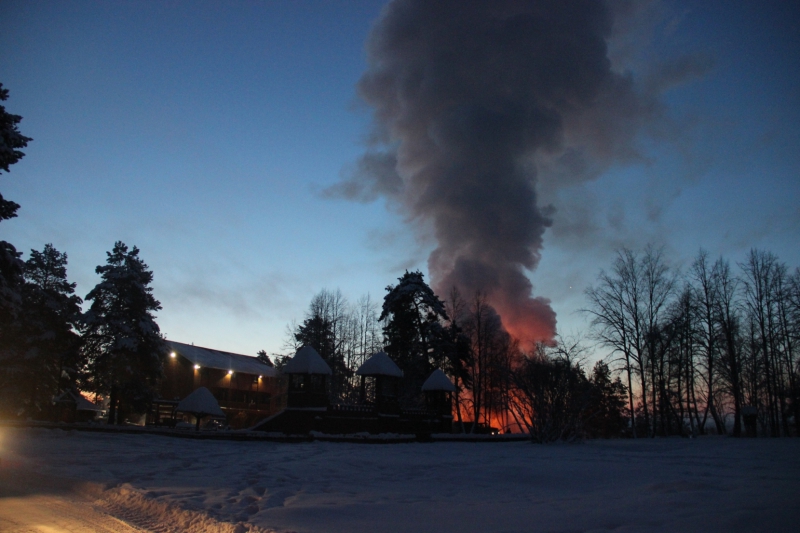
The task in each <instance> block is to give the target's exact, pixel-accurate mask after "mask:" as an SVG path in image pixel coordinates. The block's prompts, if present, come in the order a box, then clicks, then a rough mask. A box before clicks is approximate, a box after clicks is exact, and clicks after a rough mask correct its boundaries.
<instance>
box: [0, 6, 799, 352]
mask: <svg viewBox="0 0 800 533" xmlns="http://www.w3.org/2000/svg"><path fill="white" fill-rule="evenodd" d="M384 3H385V2H379V1H366V0H364V1H348V2H333V1H292V2H279V1H274V2H266V1H264V2H226V3H222V2H181V1H176V2H25V1H14V0H4V1H3V2H1V3H0V50H2V51H3V53H2V54H0V82H2V83H3V85H4V87H5V88H7V89H8V90H9V91H10V97H9V99H8V100H7V101H6V102H4V104H5V106H6V109H7V110H8V111H9V112H11V113H15V114H18V115H21V116H22V117H23V120H22V122H21V123H20V126H19V127H20V131H21V132H22V133H23V134H25V135H27V136H29V137H32V138H33V141H32V142H31V143H30V144H29V146H28V147H27V149H25V153H26V156H25V158H24V159H22V160H21V161H20V162H19V163H18V164H16V165H14V166H13V167H11V172H10V173H8V174H3V175H0V188H1V189H0V190H2V193H3V195H4V197H6V198H8V199H10V200H14V201H16V202H17V203H19V204H20V205H21V206H22V207H21V209H20V210H19V216H18V218H15V219H13V220H10V221H6V222H4V223H3V224H2V225H0V238H1V239H4V240H7V241H9V242H11V243H12V244H14V245H15V246H16V247H17V249H18V250H20V251H23V252H25V255H24V257H25V258H26V257H27V255H28V253H29V251H30V250H31V249H37V250H41V249H42V248H43V247H44V245H45V244H47V243H52V244H53V245H54V246H55V247H56V248H57V249H58V250H60V251H62V252H66V253H67V254H68V256H69V267H68V273H69V277H70V279H71V280H72V281H74V282H76V283H77V293H78V294H79V295H80V296H82V297H83V296H85V295H86V294H87V293H88V292H89V291H90V290H91V289H92V287H93V286H94V285H95V284H96V283H97V282H98V281H99V278H98V276H97V275H96V274H95V272H94V269H95V267H96V266H97V265H100V264H103V263H104V262H105V258H106V252H107V251H109V250H111V248H112V247H113V245H114V242H115V241H117V240H121V241H123V242H125V243H126V244H128V245H129V246H133V245H135V246H137V247H139V249H140V250H141V254H140V255H141V257H142V258H143V259H144V261H145V262H146V263H147V264H148V265H149V266H150V267H151V269H152V270H153V272H154V276H155V280H154V282H153V287H154V293H155V296H156V298H157V299H158V300H159V301H160V302H161V304H162V306H163V309H162V310H161V311H160V312H159V313H158V315H157V321H158V323H159V325H160V327H161V329H162V332H163V333H165V334H166V336H167V338H169V339H170V340H175V341H179V342H185V343H194V344H196V345H201V346H206V347H211V348H216V349H221V350H227V351H232V352H237V353H244V354H250V355H255V353H256V351H258V350H261V349H265V350H267V351H268V352H269V353H278V352H283V351H284V349H283V343H284V339H285V337H286V335H285V329H286V326H287V324H289V323H290V322H291V321H292V320H298V321H300V320H302V318H303V314H304V312H305V310H306V308H307V307H308V304H309V302H310V300H311V298H312V296H313V295H314V294H315V293H317V292H318V291H319V290H321V289H323V288H327V289H333V290H335V289H337V288H339V289H340V290H341V291H342V293H343V294H344V295H345V296H346V297H348V298H349V299H350V300H351V301H355V300H357V299H358V298H359V297H360V296H362V295H365V294H369V295H370V296H371V298H372V299H374V300H377V301H378V302H380V301H381V300H382V298H383V296H384V294H385V287H386V286H387V285H389V284H393V283H395V282H396V280H397V278H398V277H399V276H401V275H402V274H403V272H404V271H405V270H406V269H420V270H421V271H422V272H423V273H425V274H426V276H428V277H429V278H430V272H429V262H428V259H429V255H430V254H431V252H432V251H433V250H435V249H436V248H437V240H436V235H435V232H433V231H432V230H431V226H430V224H428V222H429V221H428V222H426V220H425V219H424V217H423V218H422V219H420V218H419V217H417V218H414V217H413V216H412V214H411V213H410V212H409V210H408V209H406V208H404V207H403V205H402V204H398V202H397V201H396V199H393V198H392V197H390V196H388V195H383V196H381V195H378V196H376V197H374V198H368V199H367V200H371V201H352V200H351V199H348V198H346V197H343V195H335V194H330V191H331V190H335V189H336V186H337V184H342V183H345V182H347V180H348V179H350V177H352V176H353V175H354V172H356V171H357V169H358V163H359V161H360V158H361V157H362V156H363V155H364V154H365V153H366V152H368V151H369V150H370V143H371V142H374V140H372V138H371V135H372V134H373V133H374V131H375V121H374V120H373V117H372V114H371V111H372V109H373V107H374V105H375V104H374V100H373V101H371V102H367V101H365V99H364V98H363V91H360V90H359V89H358V84H359V80H361V79H362V76H364V74H365V72H368V71H369V69H370V62H369V58H368V55H367V44H366V43H368V39H369V35H370V31H371V30H372V29H373V28H374V27H375V26H374V25H375V23H376V21H377V20H378V19H379V17H380V16H381V13H382V12H383V13H386V11H382V10H383V9H384ZM633 5H634V6H635V7H636V9H633V10H631V11H630V12H628V13H627V14H625V15H624V16H622V15H621V16H619V18H618V19H615V26H614V31H613V33H612V34H611V36H610V37H609V38H608V42H607V45H608V58H609V60H610V62H611V68H612V69H613V70H614V72H615V73H617V74H618V75H619V77H620V79H627V80H630V81H631V84H632V87H633V90H634V91H638V92H637V94H648V95H649V97H650V100H649V102H650V103H652V104H653V106H654V108H655V109H657V113H655V114H654V115H653V116H650V117H648V118H647V120H644V121H643V122H642V124H641V125H640V126H639V127H638V128H637V129H635V131H634V133H632V134H631V135H632V136H633V137H632V138H631V139H630V140H629V145H626V146H629V147H634V148H635V150H634V151H635V153H634V154H633V155H629V156H627V157H614V158H608V159H604V160H603V161H602V164H601V165H599V166H598V168H597V171H596V172H594V173H591V174H590V175H587V176H584V177H583V178H582V179H574V180H572V181H570V179H568V178H567V179H562V180H561V181H554V180H548V179H546V178H545V177H546V172H544V171H541V170H540V174H539V178H540V179H539V180H538V181H537V182H536V184H535V186H536V195H537V197H536V202H537V206H539V207H540V208H541V209H543V210H545V211H546V212H547V213H549V216H550V217H551V219H552V225H550V226H549V227H547V228H546V229H544V233H543V237H542V242H541V246H540V248H539V249H538V252H539V254H540V260H539V261H538V264H537V265H535V268H534V269H533V270H524V274H525V276H526V277H527V279H528V280H529V281H530V283H531V284H532V287H533V295H535V296H536V297H538V298H544V299H548V300H549V302H550V306H551V308H552V310H553V311H554V312H555V316H556V320H557V322H556V324H557V326H556V327H557V330H558V331H559V332H560V333H562V334H573V333H577V332H579V331H582V330H584V329H585V328H586V324H587V321H586V317H585V315H583V314H581V313H580V311H579V310H580V309H581V308H582V307H584V305H585V301H584V297H583V291H584V290H585V289H586V287H587V286H589V285H590V284H591V283H593V282H594V280H595V279H596V277H597V274H598V272H599V270H600V269H601V268H607V267H608V266H609V265H610V263H611V261H612V260H613V257H614V251H615V249H618V248H619V247H620V246H629V247H632V248H634V249H641V248H642V247H644V246H645V245H646V244H647V243H654V244H656V245H658V246H663V247H664V250H665V256H666V257H667V259H668V260H669V262H670V263H671V264H672V265H673V266H675V267H676V268H686V267H687V266H688V265H689V264H690V263H691V260H692V258H693V256H695V255H696V253H697V251H698V250H699V249H700V248H701V247H703V248H705V249H707V250H708V251H709V252H710V253H711V255H712V257H717V256H720V255H722V256H724V257H726V258H727V259H729V260H730V261H731V262H736V261H741V260H743V258H744V255H745V254H746V253H747V251H748V250H749V249H750V248H752V247H756V248H762V249H766V250H770V251H772V252H774V253H775V254H776V255H777V256H778V257H779V258H780V259H781V260H782V261H784V262H786V263H787V264H788V265H789V267H790V268H791V269H792V270H793V269H794V268H795V267H797V266H800V250H798V246H797V243H798V235H800V179H799V178H800V176H799V175H798V174H799V173H800V128H798V127H797V124H800V7H798V6H797V5H796V4H794V3H791V2H778V1H771V2H770V1H768V2H758V3H756V2H749V3H745V2H737V3H734V4H731V3H728V2H722V1H708V2H702V3H698V2H689V1H685V2H683V1H664V2H657V1H652V2H642V3H633ZM373 67H374V64H373ZM360 95H361V96H360ZM609 109H611V110H612V111H613V109H614V107H613V102H611V104H610V105H609ZM362 200H363V198H362ZM478 209H480V208H478Z"/></svg>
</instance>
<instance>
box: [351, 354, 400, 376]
mask: <svg viewBox="0 0 800 533" xmlns="http://www.w3.org/2000/svg"><path fill="white" fill-rule="evenodd" d="M356 374H358V375H359V376H394V377H396V378H402V377H403V371H402V370H400V367H399V366H397V365H396V364H395V362H394V361H392V359H391V358H390V357H389V356H388V355H386V352H378V353H374V354H372V355H371V356H370V358H369V359H367V360H366V361H364V364H363V365H361V366H360V367H359V368H358V370H356Z"/></svg>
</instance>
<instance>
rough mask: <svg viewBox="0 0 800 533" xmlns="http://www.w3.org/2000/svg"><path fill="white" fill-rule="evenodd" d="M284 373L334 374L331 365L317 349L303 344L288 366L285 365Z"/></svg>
mask: <svg viewBox="0 0 800 533" xmlns="http://www.w3.org/2000/svg"><path fill="white" fill-rule="evenodd" d="M283 373H284V374H323V375H326V376H330V375H331V374H333V372H332V371H331V367H329V366H328V363H326V362H325V359H323V358H322V356H321V355H320V354H318V353H317V351H316V350H315V349H314V348H312V347H311V346H303V347H302V348H300V349H299V350H297V353H296V354H295V356H294V357H292V358H291V359H290V360H289V362H287V363H286V366H285V367H283Z"/></svg>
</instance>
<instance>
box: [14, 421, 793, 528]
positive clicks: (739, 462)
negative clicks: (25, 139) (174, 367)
mask: <svg viewBox="0 0 800 533" xmlns="http://www.w3.org/2000/svg"><path fill="white" fill-rule="evenodd" d="M0 432H1V433H2V437H1V438H2V444H1V446H2V448H1V449H0V458H2V466H0V469H6V470H7V471H8V469H10V468H13V469H15V474H14V475H15V476H17V479H19V480H20V483H23V482H24V479H25V476H26V475H35V476H38V477H39V478H42V477H44V478H51V479H60V480H61V479H62V478H70V479H74V480H80V481H82V482H90V483H89V484H88V485H84V486H89V487H94V489H93V490H94V496H93V497H94V498H96V504H97V505H100V506H101V507H102V508H103V509H106V510H109V512H111V513H112V514H115V515H116V516H119V517H121V518H123V519H125V520H128V521H130V522H132V523H133V524H134V525H138V526H139V527H141V528H144V529H150V530H157V531H189V530H192V531H202V530H206V531H211V530H215V529H216V530H220V531H221V530H225V529H227V530H229V531H240V532H241V531H247V530H248V529H250V528H251V526H259V527H258V529H259V530H277V531H298V532H348V533H349V532H354V531H366V532H372V531H392V532H394V531H396V532H426V531H430V532H440V531H456V532H472V531H474V532H489V531H498V532H517V531H519V532H522V531H525V532H531V531H547V532H556V531H557V532H572V531H575V532H578V531H580V532H588V531H617V532H622V531H703V532H713V531H725V532H732V531H765V532H766V531H775V532H778V531H793V532H794V531H798V524H800V439H758V440H756V439H752V440H745V439H742V440H736V439H730V438H700V439H695V440H688V439H655V440H646V439H645V440H637V441H633V440H624V441H594V442H586V443H581V444H558V445H544V446H543V445H533V444H530V443H527V442H507V443H467V442H436V443H412V444H351V443H335V442H306V443H277V442H228V441H205V440H190V439H177V438H170V437H163V436H155V435H126V434H120V435H117V434H108V433H87V432H79V431H74V430H70V431H64V430H53V429H21V428H17V429H13V428H0ZM28 473H30V474H28ZM2 505H3V499H2V498H0V506H2ZM187 517H188V518H187ZM181 520H183V524H184V525H183V526H182V527H181V526H179V525H176V524H179V522H180V521H181ZM188 524H195V526H193V527H189V525H188ZM215 524H216V525H215Z"/></svg>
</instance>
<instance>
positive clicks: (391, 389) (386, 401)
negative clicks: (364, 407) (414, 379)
mask: <svg viewBox="0 0 800 533" xmlns="http://www.w3.org/2000/svg"><path fill="white" fill-rule="evenodd" d="M356 374H358V375H359V376H361V403H362V404H366V403H368V402H369V400H370V399H368V398H367V387H366V379H367V378H368V377H372V378H374V380H375V387H374V397H373V398H372V401H373V402H374V404H375V407H376V408H377V410H378V413H384V414H397V413H399V412H400V404H399V403H398V401H397V394H398V388H399V381H400V378H402V377H403V371H402V370H400V367H398V366H397V365H396V364H395V362H394V361H392V360H391V358H390V357H389V356H388V355H386V352H377V353H374V354H372V355H371V356H370V358H369V359H367V360H366V361H365V362H364V364H363V365H361V366H360V367H359V369H358V370H356Z"/></svg>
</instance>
